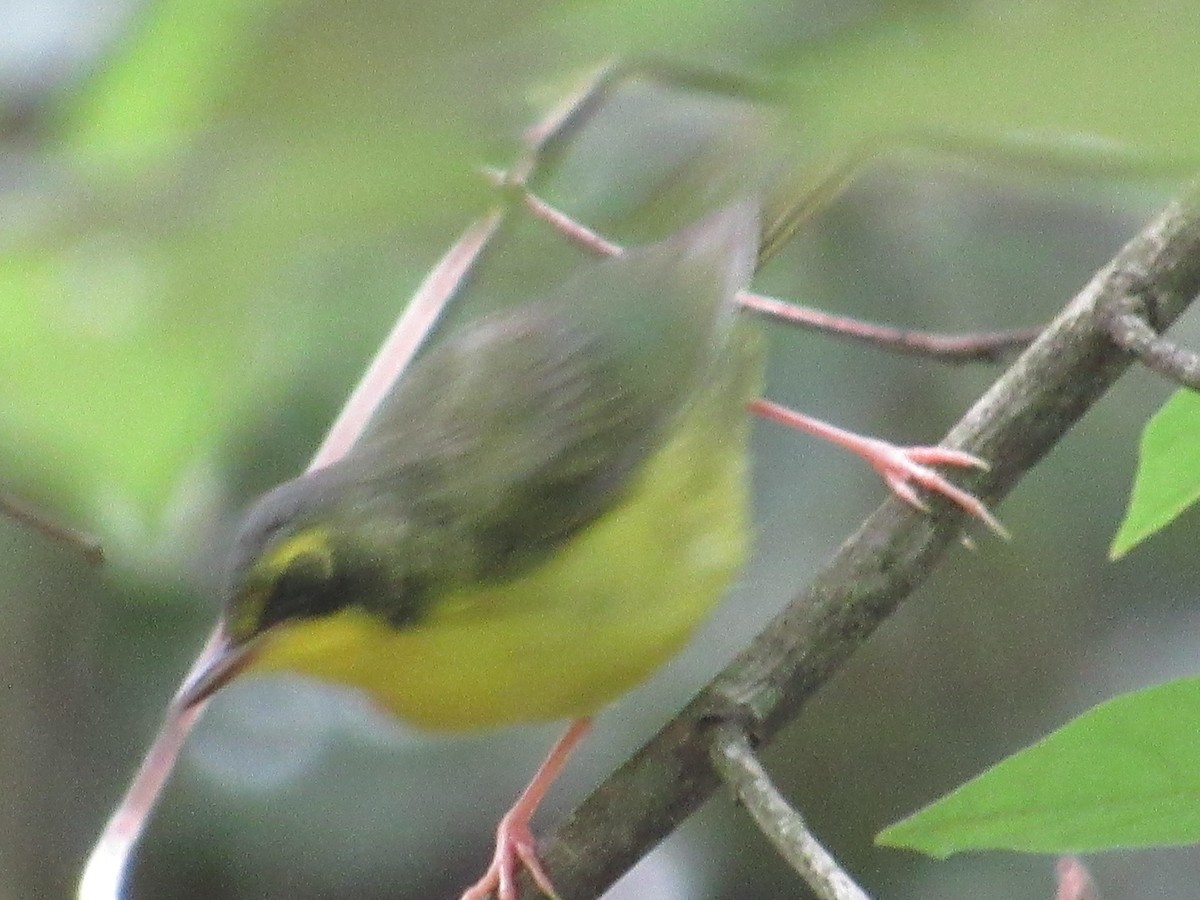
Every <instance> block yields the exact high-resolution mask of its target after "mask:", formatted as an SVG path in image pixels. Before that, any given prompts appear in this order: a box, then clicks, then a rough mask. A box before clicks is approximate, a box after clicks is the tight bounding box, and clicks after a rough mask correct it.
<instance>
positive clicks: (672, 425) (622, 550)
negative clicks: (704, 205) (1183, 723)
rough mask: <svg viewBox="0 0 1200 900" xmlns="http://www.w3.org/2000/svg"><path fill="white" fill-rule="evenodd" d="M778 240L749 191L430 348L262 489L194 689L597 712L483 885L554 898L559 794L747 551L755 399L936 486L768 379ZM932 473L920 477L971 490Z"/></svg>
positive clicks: (889, 471) (466, 715)
mask: <svg viewBox="0 0 1200 900" xmlns="http://www.w3.org/2000/svg"><path fill="white" fill-rule="evenodd" d="M758 242H759V227H758V218H757V209H756V207H755V205H754V204H752V203H749V202H745V203H740V204H737V205H734V206H731V207H729V208H727V209H724V210H722V211H720V212H718V213H716V214H715V215H712V216H710V217H709V218H707V219H705V220H703V221H701V222H700V223H698V224H696V225H694V226H692V227H690V228H688V229H686V230H684V231H682V232H680V233H678V234H676V235H674V236H673V237H671V238H669V239H667V240H666V241H664V242H662V243H659V244H655V245H652V246H649V247H646V248H642V249H639V250H635V251H630V252H627V253H624V254H622V255H620V256H619V257H617V258H614V259H611V260H607V261H604V262H601V263H597V264H595V265H592V266H590V267H588V268H586V270H585V271H583V272H581V273H580V274H579V275H578V276H576V277H575V278H572V279H571V280H569V281H568V282H567V283H566V284H564V285H562V286H560V287H559V288H558V289H557V290H554V291H552V292H550V293H549V294H548V295H546V296H545V297H542V298H541V299H539V300H535V301H532V302H529V303H527V304H524V305H520V306H518V307H516V308H513V309H509V310H506V311H502V312H497V313H494V314H492V315H489V316H486V317H483V318H481V319H479V320H477V321H475V322H473V323H471V324H469V325H466V326H464V327H462V328H461V329H460V330H459V331H458V332H457V333H455V334H454V335H452V336H449V337H447V338H446V339H445V340H443V341H442V342H440V343H438V344H437V345H435V346H432V347H430V348H428V349H427V350H426V351H425V352H424V354H423V355H421V356H420V357H418V358H417V360H416V361H415V362H414V363H413V365H412V367H411V368H410V369H409V370H408V371H407V372H406V373H405V374H404V375H403V377H402V378H401V379H400V380H399V381H398V382H397V383H396V385H395V386H394V388H393V390H392V393H391V395H390V396H389V397H388V398H387V399H386V400H385V402H384V403H383V404H382V406H381V407H380V408H379V410H378V411H377V413H376V414H375V417H374V418H373V419H372V421H371V422H370V423H369V424H368V427H367V429H366V431H365V432H364V434H363V436H362V437H361V438H360V439H359V441H358V442H357V443H356V444H355V446H354V447H353V448H352V449H351V451H350V452H349V453H348V454H346V455H345V456H344V457H343V458H342V459H340V460H339V461H337V462H335V463H333V464H331V465H329V466H328V467H326V468H324V469H319V470H316V471H312V472H310V473H308V474H305V475H302V476H300V477H299V478H296V479H294V480H292V481H288V482H286V483H284V484H282V485H280V486H279V487H277V488H275V489H274V490H272V491H270V492H268V493H267V494H266V495H265V496H263V497H262V498H261V499H260V500H259V501H258V502H257V503H256V504H255V505H254V507H253V508H252V509H251V511H250V512H249V514H248V516H247V518H246V520H245V522H244V524H243V525H242V528H241V531H240V534H239V536H238V538H237V541H236V545H235V550H234V552H233V555H232V558H231V560H230V563H229V573H228V594H227V596H226V606H225V611H224V617H223V623H222V635H223V641H224V644H223V646H222V647H221V648H220V652H219V655H218V656H217V658H216V661H215V662H214V663H213V664H212V665H211V666H209V667H208V668H207V669H205V670H204V671H202V672H200V673H199V674H198V675H197V677H196V678H194V679H193V680H192V681H191V682H190V683H189V684H188V685H186V686H185V688H184V690H183V692H182V694H181V699H180V702H181V703H182V704H183V706H185V707H186V706H188V705H192V704H195V703H197V702H199V701H200V700H202V699H204V698H206V697H208V696H209V695H211V694H212V692H213V691H215V690H216V689H217V688H219V687H220V686H221V685H222V684H224V683H225V682H227V681H228V680H229V679H230V678H232V677H233V676H235V675H237V674H238V673H241V672H250V671H260V672H261V671H272V670H287V671H294V672H300V673H304V674H307V675H312V676H316V677H318V678H323V679H328V680H330V681H334V682H340V683H342V684H346V685H351V686H353V687H356V688H359V689H361V690H363V691H364V692H366V693H367V694H368V695H369V696H370V697H371V698H372V699H373V700H374V701H375V702H376V703H378V704H379V705H380V706H382V707H383V708H385V709H387V710H389V711H390V712H392V713H394V714H395V715H396V716H398V717H400V718H402V719H404V720H405V721H408V722H411V723H414V724H417V725H420V726H424V727H429V728H436V729H471V728H485V727H489V726H496V725H504V724H509V723H515V722H527V721H537V720H550V719H559V718H566V717H570V718H574V719H576V720H577V721H576V722H575V724H574V725H573V726H572V727H571V728H570V729H569V730H568V732H567V733H566V735H564V737H563V738H562V739H561V740H560V742H559V743H558V744H557V745H556V747H555V749H554V750H553V751H552V752H551V754H550V756H549V757H548V759H547V761H546V763H545V764H544V765H543V767H542V769H541V770H540V771H539V772H538V774H537V775H536V776H535V778H534V780H533V782H532V783H531V784H530V786H529V788H528V789H527V790H526V792H525V793H524V794H523V795H522V796H521V798H520V799H519V800H518V801H517V803H516V805H515V806H514V807H513V808H512V810H510V812H509V813H508V814H507V815H506V816H505V817H504V818H503V819H502V820H501V823H500V826H499V828H498V830H497V843H496V852H495V856H494V858H493V860H492V864H491V866H490V867H489V868H488V870H487V872H486V873H485V875H484V877H483V878H482V879H481V880H480V881H479V882H478V883H477V884H476V885H474V886H473V887H472V888H470V889H469V890H468V891H467V892H466V893H465V894H464V895H463V897H464V900H480V898H483V897H485V896H486V895H488V894H489V893H491V892H492V891H497V892H498V893H499V895H500V897H501V898H502V900H514V898H515V897H516V887H515V877H516V873H517V870H518V868H519V867H520V866H522V865H524V866H525V867H526V868H527V869H528V870H529V871H530V874H531V875H532V876H533V877H534V879H535V880H536V881H537V883H538V884H539V885H540V886H541V888H542V889H543V890H545V891H546V892H547V893H548V894H551V895H553V888H552V885H551V883H550V879H549V878H548V877H547V875H546V873H545V872H544V871H543V870H542V867H541V865H540V864H539V862H538V859H537V856H536V853H535V849H534V840H533V837H532V834H531V832H530V828H529V821H530V818H531V816H532V815H533V812H534V810H535V809H536V807H537V805H538V802H539V801H540V800H541V798H542V796H543V795H544V793H545V791H546V789H547V787H548V786H549V784H550V783H551V782H552V781H553V779H554V777H555V776H556V775H557V773H558V771H559V770H560V769H561V767H562V765H563V763H564V762H565V760H566V757H567V755H568V754H569V752H570V750H571V749H572V747H573V746H574V745H575V744H576V743H577V742H578V740H579V739H580V738H581V737H582V736H583V734H584V733H585V732H586V730H587V727H588V722H589V718H588V717H590V716H591V715H592V714H593V713H595V712H596V711H597V710H599V709H600V708H601V707H602V706H604V705H605V704H606V703H607V702H609V701H610V700H612V699H613V698H615V697H617V696H618V695H620V694H622V693H623V692H625V691H627V690H629V689H630V688H632V687H634V686H635V685H637V684H638V683H639V682H641V681H642V680H643V679H645V678H646V677H647V676H648V675H649V674H650V673H651V672H653V671H654V670H655V669H656V668H657V667H658V666H660V665H661V664H662V663H663V662H664V661H665V660H666V659H668V658H669V657H670V656H671V655H672V654H674V653H675V652H676V651H677V650H679V649H680V647H682V645H683V644H684V643H685V642H686V641H687V640H688V638H689V637H690V636H691V635H692V633H693V632H694V631H695V629H696V628H697V626H698V625H699V624H700V623H701V622H703V621H704V619H705V617H706V616H707V615H708V613H709V612H710V610H712V608H713V607H714V606H715V605H716V603H717V602H718V601H719V600H720V599H721V597H722V596H723V595H724V593H725V592H726V590H727V588H728V587H729V584H730V581H731V580H732V579H733V577H734V576H735V574H736V573H737V571H738V569H739V567H740V566H741V565H742V563H743V561H744V559H745V556H746V552H747V545H748V542H749V538H748V535H749V533H750V529H749V522H748V512H747V480H748V477H747V476H748V447H747V442H748V434H749V424H748V422H749V416H748V415H747V409H748V407H751V406H753V407H754V408H755V409H756V411H758V412H760V413H762V414H764V415H767V416H770V417H772V418H775V419H780V420H783V421H787V422H789V423H790V424H794V425H798V426H799V427H804V428H809V429H810V430H817V431H818V432H819V433H821V434H823V435H824V436H826V437H831V438H832V439H834V440H836V441H838V442H840V443H843V444H844V445H847V446H849V447H850V448H851V449H854V450H856V451H857V452H859V453H861V454H862V455H864V456H866V457H868V459H870V460H871V461H872V463H873V464H875V465H876V467H877V468H879V469H880V471H881V472H882V473H883V475H884V477H885V478H886V479H888V481H889V483H890V484H892V485H893V487H894V488H895V489H896V490H897V491H898V492H900V493H901V495H902V496H905V497H906V499H909V500H910V502H916V503H918V504H919V503H920V501H919V500H918V499H917V498H916V494H915V493H914V492H913V489H912V487H911V485H910V484H909V481H910V480H913V474H914V469H913V467H912V466H909V465H907V462H906V461H903V457H904V454H905V453H906V452H908V451H903V450H900V448H894V447H892V446H891V445H885V444H883V443H882V442H872V441H871V439H867V438H859V437H858V436H855V435H850V434H849V433H847V432H841V431H839V430H836V429H832V428H831V427H829V426H823V425H820V423H817V426H814V425H813V424H812V420H807V419H805V418H804V417H800V416H799V415H798V414H794V413H791V412H790V411H787V410H783V409H782V408H779V407H775V406H774V405H772V404H768V403H766V402H765V401H757V400H756V399H755V398H756V397H757V396H758V393H759V390H760V387H761V377H762V366H763V353H762V346H761V343H760V340H759V335H758V333H757V330H756V328H755V326H754V324H753V322H752V321H751V320H750V319H749V318H748V317H746V316H739V315H738V314H737V309H738V304H737V299H736V294H737V292H738V291H739V290H740V289H741V288H743V287H745V286H746V284H747V283H748V282H749V280H750V277H751V275H752V272H753V267H754V264H755V258H756V252H757V249H758ZM818 426H819V427H818ZM889 452H891V453H893V456H895V455H899V457H900V458H902V463H901V464H900V465H899V467H898V468H897V466H896V464H895V459H894V458H893V457H888V456H887V454H888V453H889ZM922 452H924V453H925V456H924V457H922V458H921V461H922V462H950V463H953V464H967V465H974V464H976V463H977V461H976V460H974V459H973V458H971V457H967V456H966V455H965V454H958V453H956V452H955V451H942V450H937V449H931V448H922ZM916 468H918V469H919V468H920V467H916ZM923 471H924V472H926V473H929V470H923ZM930 474H931V476H932V479H933V480H929V479H924V480H923V479H922V477H921V476H920V473H919V472H918V473H917V477H916V478H915V480H916V481H917V482H918V483H920V484H923V485H924V486H926V487H932V488H933V489H934V490H941V491H943V492H944V493H949V494H951V496H952V499H957V500H959V501H960V502H961V498H960V497H956V496H955V495H954V493H953V492H955V491H957V490H958V489H956V488H953V486H950V485H948V484H947V483H945V482H940V480H939V479H938V478H937V477H936V474H935V473H930ZM906 492H907V493H906ZM961 493H962V492H959V494H961ZM967 496H969V495H967ZM985 512H986V511H985Z"/></svg>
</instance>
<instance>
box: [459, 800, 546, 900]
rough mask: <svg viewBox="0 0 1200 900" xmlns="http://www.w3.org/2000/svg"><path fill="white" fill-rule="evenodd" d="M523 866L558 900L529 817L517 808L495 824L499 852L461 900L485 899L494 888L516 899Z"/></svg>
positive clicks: (500, 894) (510, 899) (500, 895)
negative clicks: (518, 879)
mask: <svg viewBox="0 0 1200 900" xmlns="http://www.w3.org/2000/svg"><path fill="white" fill-rule="evenodd" d="M522 867H524V869H525V870H526V871H527V872H529V875H530V877H532V878H533V880H534V882H535V883H536V884H537V886H538V887H539V888H541V890H542V893H543V894H545V895H546V896H547V897H550V898H552V900H559V898H558V893H557V892H556V891H555V890H554V885H553V884H552V883H551V882H550V876H549V875H547V874H546V870H545V869H543V868H542V863H541V861H540V860H539V859H538V856H537V842H536V841H535V840H534V837H533V832H532V831H530V830H529V819H528V817H526V816H523V815H521V811H520V810H518V809H515V808H514V809H512V810H509V812H508V814H507V815H505V816H504V818H502V819H501V820H500V824H499V825H498V826H497V827H496V852H495V853H494V854H493V855H492V864H491V865H490V866H488V870H487V871H486V872H484V873H483V877H482V878H480V879H479V880H478V881H477V882H475V884H473V885H472V886H471V887H469V888H468V889H467V890H466V891H465V892H464V893H463V895H462V900H486V898H487V897H489V896H491V895H492V893H493V892H495V894H496V896H497V897H498V898H499V900H517V874H518V872H519V870H520V869H521V868H522Z"/></svg>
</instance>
